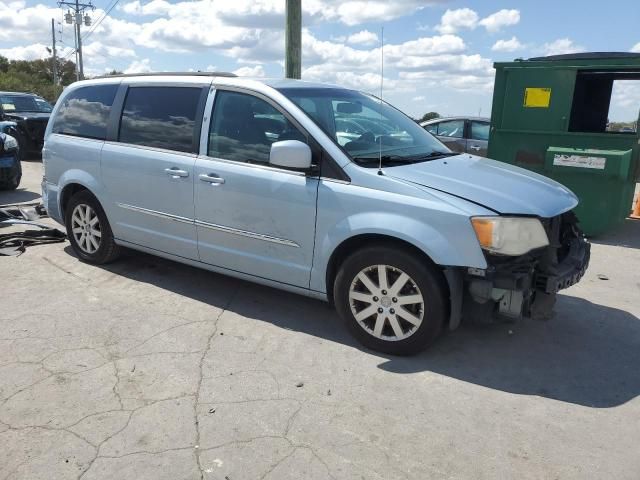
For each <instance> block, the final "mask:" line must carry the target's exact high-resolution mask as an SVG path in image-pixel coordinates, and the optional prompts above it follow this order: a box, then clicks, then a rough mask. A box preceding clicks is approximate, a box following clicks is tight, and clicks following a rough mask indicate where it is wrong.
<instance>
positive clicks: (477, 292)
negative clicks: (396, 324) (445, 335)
mask: <svg viewBox="0 0 640 480" xmlns="http://www.w3.org/2000/svg"><path fill="white" fill-rule="evenodd" d="M543 223H544V227H545V230H546V232H547V235H548V237H549V243H550V244H549V246H548V247H545V248H542V249H537V250H534V251H532V252H529V253H528V254H526V255H522V256H519V257H509V256H497V255H486V257H487V263H488V265H489V266H488V268H487V269H486V270H478V269H469V270H468V271H467V272H466V273H465V275H464V287H465V288H464V290H465V291H464V299H463V305H462V317H463V318H464V319H465V320H467V321H471V322H474V323H488V322H491V321H493V320H496V319H498V320H500V319H502V320H517V319H519V318H521V317H533V318H549V317H551V316H552V313H553V312H552V311H553V306H554V304H555V298H556V294H557V292H558V291H559V290H561V289H564V288H568V287H570V286H571V285H574V284H576V283H578V282H579V281H580V279H581V278H582V277H583V275H584V273H585V271H586V269H587V267H588V265H589V260H590V255H591V245H590V244H589V242H588V241H587V240H586V239H585V238H584V235H583V234H582V232H581V231H580V229H579V228H578V226H577V220H576V217H575V215H574V214H573V213H571V212H569V213H565V214H563V215H559V216H558V217H554V218H551V219H545V220H544V222H543Z"/></svg>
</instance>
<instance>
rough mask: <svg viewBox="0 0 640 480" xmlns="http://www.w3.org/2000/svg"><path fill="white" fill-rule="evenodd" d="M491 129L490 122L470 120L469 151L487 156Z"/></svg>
mask: <svg viewBox="0 0 640 480" xmlns="http://www.w3.org/2000/svg"><path fill="white" fill-rule="evenodd" d="M489 130H490V124H489V122H484V121H480V120H470V121H469V139H468V140H467V151H468V152H469V153H471V154H473V155H479V156H481V157H486V156H487V146H488V145H489Z"/></svg>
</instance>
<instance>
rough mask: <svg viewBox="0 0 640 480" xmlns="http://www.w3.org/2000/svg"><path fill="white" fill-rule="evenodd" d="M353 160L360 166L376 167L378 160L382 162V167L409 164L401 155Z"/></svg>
mask: <svg viewBox="0 0 640 480" xmlns="http://www.w3.org/2000/svg"><path fill="white" fill-rule="evenodd" d="M353 160H354V161H356V162H357V163H358V164H360V165H378V163H380V160H382V164H383V165H390V164H393V165H404V164H405V163H411V161H407V157H403V156H401V155H382V157H380V156H379V155H378V156H376V157H353Z"/></svg>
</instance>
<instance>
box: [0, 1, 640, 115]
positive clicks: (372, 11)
mask: <svg viewBox="0 0 640 480" xmlns="http://www.w3.org/2000/svg"><path fill="white" fill-rule="evenodd" d="M116 1H117V4H115V6H114V2H116ZM284 3H285V0H225V1H221V0H196V1H167V0H150V1H149V0H119V1H118V0H95V1H94V4H95V6H96V10H95V11H94V12H92V13H91V16H92V18H93V20H94V26H92V27H83V35H84V36H85V40H84V44H85V72H86V73H87V74H89V75H98V74H101V73H104V72H105V71H108V70H111V69H114V68H115V69H118V70H122V71H127V72H136V71H150V70H155V71H161V70H190V69H193V70H207V69H209V70H211V69H218V70H227V71H234V72H237V73H238V74H242V75H248V76H268V77H279V76H282V75H283V65H282V58H283V48H284V40H283V35H284V29H283V26H284ZM302 3H303V9H304V14H303V27H304V29H305V31H304V35H303V78H306V79H309V80H314V81H323V82H330V83H338V84H343V85H345V86H348V87H352V88H359V89H362V90H366V91H376V92H377V91H378V89H379V84H380V63H379V62H380V51H379V40H380V38H379V37H380V31H381V28H382V27H383V26H384V37H385V45H386V46H385V64H386V68H385V74H384V77H385V79H384V83H385V86H386V88H385V92H384V96H385V98H386V99H387V100H389V101H391V102H392V103H394V104H395V105H397V106H398V107H400V108H401V109H402V110H404V111H405V112H407V113H409V114H410V115H413V116H420V115H421V114H422V113H425V112H427V111H431V110H435V111H438V112H440V113H442V114H478V112H481V113H482V114H483V115H488V114H489V113H490V108H491V97H492V84H493V68H492V63H493V62H494V61H496V60H511V59H513V58H516V57H524V58H528V57H531V56H541V55H545V54H552V53H568V52H575V51H631V50H637V51H639V52H640V27H639V26H640V3H639V2H638V1H637V0H635V1H633V0H616V2H609V3H607V2H601V1H597V2H596V1H595V0H587V1H573V0H556V1H549V0H536V1H518V2H516V1H511V2H508V1H497V0H484V1H480V0H468V1H457V0H455V1H447V0H431V1H429V0H396V1H389V0H372V1H364V0H324V1H320V0H303V2H302ZM608 5H611V7H609V6H608ZM613 5H615V6H613ZM112 6H113V8H112V10H111V12H110V14H109V15H108V16H106V17H105V16H104V13H105V10H108V9H109V8H110V7H112ZM62 15H63V11H62V10H60V9H59V8H57V4H56V3H55V2H53V1H37V0H29V1H24V0H16V1H12V0H0V54H1V55H4V56H7V57H9V58H26V59H32V58H44V57H46V56H47V55H48V54H47V51H46V46H47V45H49V44H50V41H51V40H50V22H51V18H52V17H53V18H55V19H56V20H57V21H61V20H62ZM103 17H104V18H103ZM96 24H97V25H96ZM57 28H58V29H60V30H61V31H62V32H61V33H60V34H59V37H60V38H61V40H62V42H63V43H62V44H61V45H60V46H59V47H60V51H61V52H62V54H63V55H67V56H69V57H70V58H72V57H73V50H72V46H73V35H72V29H71V27H70V26H67V25H60V26H58V27H57ZM614 104H615V105H614V110H615V112H614V114H615V116H617V117H620V119H629V120H631V119H634V118H636V117H637V113H638V105H639V104H640V89H639V88H632V87H631V86H629V85H621V86H620V88H619V89H618V90H617V91H616V93H615V95H614Z"/></svg>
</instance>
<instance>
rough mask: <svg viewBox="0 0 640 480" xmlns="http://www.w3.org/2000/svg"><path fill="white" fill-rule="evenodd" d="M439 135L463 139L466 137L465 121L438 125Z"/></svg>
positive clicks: (452, 121)
mask: <svg viewBox="0 0 640 480" xmlns="http://www.w3.org/2000/svg"><path fill="white" fill-rule="evenodd" d="M438 135H440V136H441V137H451V138H462V136H463V135H464V120H450V121H448V122H441V123H440V124H439V125H438Z"/></svg>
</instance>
